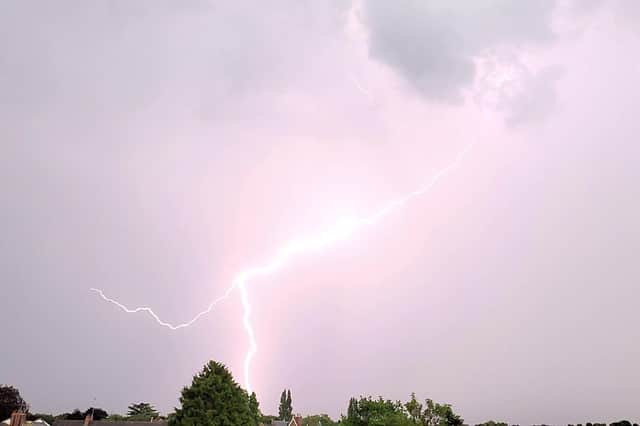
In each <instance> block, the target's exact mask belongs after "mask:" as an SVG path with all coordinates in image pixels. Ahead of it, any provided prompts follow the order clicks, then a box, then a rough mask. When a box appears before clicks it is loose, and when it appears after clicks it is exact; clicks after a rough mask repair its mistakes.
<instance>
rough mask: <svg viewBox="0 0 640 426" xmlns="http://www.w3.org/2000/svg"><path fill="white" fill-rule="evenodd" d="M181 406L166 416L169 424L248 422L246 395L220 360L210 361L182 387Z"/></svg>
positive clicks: (199, 425)
mask: <svg viewBox="0 0 640 426" xmlns="http://www.w3.org/2000/svg"><path fill="white" fill-rule="evenodd" d="M180 403H181V404H182V408H177V409H176V411H175V414H174V415H173V416H170V418H169V425H170V426H235V425H250V424H252V421H253V417H252V415H251V409H250V408H249V396H248V395H247V392H246V391H245V390H244V389H242V388H241V387H240V385H238V384H237V383H236V382H235V381H234V380H233V376H232V375H231V373H230V372H229V370H228V369H227V367H225V366H224V365H223V364H220V363H217V362H215V361H210V362H209V363H208V364H207V365H205V366H204V368H203V370H202V371H201V372H200V373H199V374H198V375H196V376H195V377H194V378H193V381H192V383H191V386H189V387H185V388H184V389H183V390H182V396H181V397H180Z"/></svg>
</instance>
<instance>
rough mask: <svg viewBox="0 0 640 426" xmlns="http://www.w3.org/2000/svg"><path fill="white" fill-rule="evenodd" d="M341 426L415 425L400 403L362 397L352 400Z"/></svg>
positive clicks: (380, 398)
mask: <svg viewBox="0 0 640 426" xmlns="http://www.w3.org/2000/svg"><path fill="white" fill-rule="evenodd" d="M341 424H343V425H346V426H409V425H415V422H413V421H412V420H411V419H409V416H408V415H407V413H406V411H405V408H404V406H403V405H402V403H401V402H400V401H395V402H394V401H391V400H388V399H387V400H384V399H382V397H379V398H378V399H373V398H371V397H370V396H369V397H366V398H364V397H360V399H359V400H356V399H354V398H351V400H350V401H349V409H348V411H347V417H344V416H342V419H341Z"/></svg>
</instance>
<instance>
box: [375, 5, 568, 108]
mask: <svg viewBox="0 0 640 426" xmlns="http://www.w3.org/2000/svg"><path fill="white" fill-rule="evenodd" d="M555 5H556V2H555V1H554V0H543V1H535V2H524V1H514V0H490V1H479V2H467V1H438V2H423V1H415V0H401V1H397V2H388V1H384V0H369V1H366V2H365V8H364V9H365V13H364V16H365V22H366V24H367V26H368V29H369V32H370V33H369V36H370V40H369V48H370V54H371V56H372V57H374V58H376V59H378V60H380V61H382V62H384V63H386V64H388V65H390V66H391V67H393V68H394V69H396V70H397V71H398V72H400V73H401V74H402V75H403V76H404V77H405V78H406V79H407V81H408V82H409V83H410V84H411V85H413V86H414V87H415V88H416V90H418V91H420V92H421V93H422V94H423V95H424V96H426V97H428V98H430V99H436V100H451V99H456V98H458V97H459V96H460V94H461V90H462V89H464V88H466V87H467V86H468V85H469V84H471V82H472V81H473V78H474V74H475V67H474V63H473V59H474V57H476V56H479V55H482V53H483V52H484V51H485V50H486V49H491V48H493V47H497V46H502V45H511V46H520V45H524V44H530V43H540V42H547V41H549V40H551V39H552V38H553V32H552V29H551V22H550V18H551V15H552V13H553V11H554V7H555Z"/></svg>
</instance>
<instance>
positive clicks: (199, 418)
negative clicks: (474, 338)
mask: <svg viewBox="0 0 640 426" xmlns="http://www.w3.org/2000/svg"><path fill="white" fill-rule="evenodd" d="M14 411H23V412H27V413H28V419H29V420H35V419H38V418H41V419H43V420H45V421H46V422H48V423H50V424H52V423H54V421H55V420H56V419H77V420H82V419H84V418H85V417H86V416H87V415H90V414H91V415H92V416H93V419H94V420H102V421H106V422H108V421H122V420H138V421H149V420H151V419H165V417H162V416H160V414H159V413H158V411H157V410H156V409H155V408H154V407H153V406H152V405H151V404H149V403H146V402H140V403H135V404H131V405H129V407H128V411H127V414H126V415H119V414H109V413H107V412H106V411H105V410H103V409H101V408H97V407H90V408H88V409H87V410H85V411H81V410H79V409H76V410H73V411H72V412H70V413H63V414H59V415H56V416H53V415H50V414H39V413H35V414H31V413H29V406H28V404H27V403H26V402H25V401H24V399H22V397H21V396H20V392H19V391H18V390H17V389H16V388H14V387H13V386H0V421H2V420H4V419H7V418H9V417H10V416H11V413H13V412H14ZM293 416H294V409H293V399H292V395H291V390H289V389H285V390H284V391H283V392H282V394H281V396H280V405H279V408H278V415H277V416H272V415H265V414H263V413H262V412H261V410H260V404H259V402H258V399H257V397H256V394H255V393H251V394H249V393H248V392H247V391H246V390H244V389H243V388H242V387H241V386H240V385H239V384H238V383H237V382H236V381H235V380H234V379H233V376H232V375H231V372H229V370H228V369H227V367H226V366H224V365H223V364H221V363H218V362H215V361H210V362H209V363H207V364H206V365H205V366H204V368H203V369H202V371H200V372H199V373H198V374H196V375H195V376H194V377H193V380H192V382H191V385H190V386H186V387H184V388H183V389H182V392H181V396H180V407H179V408H176V409H175V412H173V413H171V414H169V415H168V416H167V417H166V420H168V423H169V426H192V425H209V426H226V425H230V424H233V425H246V426H259V425H262V424H271V423H272V422H273V421H274V420H284V421H286V422H289V421H290V420H291V419H292V418H293ZM302 424H303V426H334V425H341V426H463V425H464V419H463V418H462V417H461V416H459V415H458V414H456V413H455V412H454V410H453V408H452V406H451V405H449V404H440V403H437V402H434V401H433V400H431V399H425V400H424V401H420V400H418V399H417V398H416V395H415V394H411V396H410V398H409V400H408V401H406V402H401V401H392V400H389V399H384V398H382V397H378V398H372V397H371V396H360V397H359V398H351V399H350V400H349V404H348V406H347V413H346V414H343V415H341V416H340V419H338V420H335V421H334V420H333V419H331V418H330V417H329V416H328V415H326V414H319V415H313V416H306V417H303V419H302ZM476 426H509V425H508V424H507V423H505V422H498V421H494V420H490V421H487V422H485V423H480V424H477V425H476ZM513 426H519V425H513ZM534 426H546V425H534ZM568 426H638V424H637V423H631V422H630V421H628V420H620V421H617V422H614V423H610V424H609V425H607V424H606V423H596V422H594V423H585V424H584V425H583V424H577V425H574V424H569V425H568Z"/></svg>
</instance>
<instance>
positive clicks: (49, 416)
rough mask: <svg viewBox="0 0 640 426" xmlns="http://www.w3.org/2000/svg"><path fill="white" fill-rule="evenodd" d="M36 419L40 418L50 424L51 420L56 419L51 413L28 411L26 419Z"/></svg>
mask: <svg viewBox="0 0 640 426" xmlns="http://www.w3.org/2000/svg"><path fill="white" fill-rule="evenodd" d="M38 419H42V420H44V421H45V422H47V423H49V424H50V425H52V424H53V422H54V421H55V420H56V416H54V415H53V414H44V413H35V414H31V413H29V415H27V420H31V421H33V420H38Z"/></svg>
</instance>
